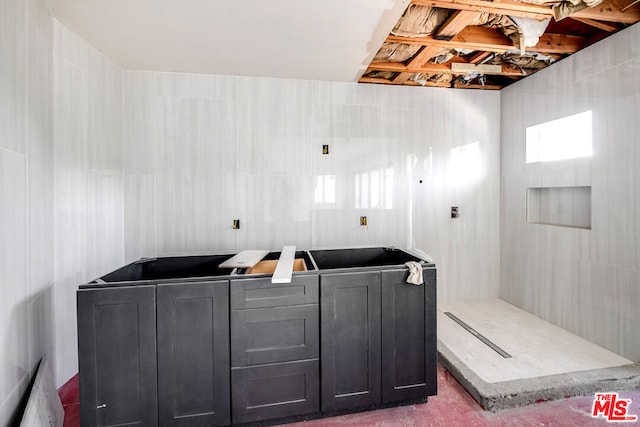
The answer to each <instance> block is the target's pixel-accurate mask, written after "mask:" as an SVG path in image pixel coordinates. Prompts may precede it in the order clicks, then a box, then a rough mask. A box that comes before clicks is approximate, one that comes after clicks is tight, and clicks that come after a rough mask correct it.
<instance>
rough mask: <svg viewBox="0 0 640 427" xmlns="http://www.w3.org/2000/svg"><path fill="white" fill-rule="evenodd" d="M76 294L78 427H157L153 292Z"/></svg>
mask: <svg viewBox="0 0 640 427" xmlns="http://www.w3.org/2000/svg"><path fill="white" fill-rule="evenodd" d="M77 295H78V301H77V303H78V364H79V371H80V421H81V424H82V425H83V426H116V425H117V426H154V425H157V422H158V399H157V396H158V395H157V392H158V390H157V377H156V375H157V369H156V311H155V307H156V304H155V287H154V286H136V287H122V288H101V289H83V290H79V291H78V294H77Z"/></svg>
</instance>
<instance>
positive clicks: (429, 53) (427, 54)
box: [408, 45, 445, 68]
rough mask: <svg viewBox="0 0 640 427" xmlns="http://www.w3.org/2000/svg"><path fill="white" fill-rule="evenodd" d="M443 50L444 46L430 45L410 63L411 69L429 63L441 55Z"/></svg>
mask: <svg viewBox="0 0 640 427" xmlns="http://www.w3.org/2000/svg"><path fill="white" fill-rule="evenodd" d="M443 49H445V48H443V47H442V46H434V45H429V46H425V47H423V48H422V50H421V51H420V52H418V54H417V55H416V56H414V57H413V59H412V60H411V62H409V65H408V66H409V67H410V68H413V67H420V66H422V65H424V64H425V63H427V62H428V61H429V60H430V59H431V58H433V57H434V56H436V55H437V54H439V53H440V52H441V51H442V50H443Z"/></svg>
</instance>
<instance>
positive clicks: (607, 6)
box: [570, 0, 640, 24]
mask: <svg viewBox="0 0 640 427" xmlns="http://www.w3.org/2000/svg"><path fill="white" fill-rule="evenodd" d="M632 1H633V0H604V1H603V2H602V3H600V4H599V5H597V6H594V7H590V8H588V9H582V10H580V11H578V12H576V13H574V14H572V15H571V16H570V17H571V18H574V19H575V18H586V19H593V20H596V21H607V22H618V23H621V24H635V23H636V22H638V21H640V6H638V5H636V6H633V7H630V8H629V9H627V10H625V11H624V12H622V9H624V8H625V7H626V6H628V5H629V4H630V3H631V2H632Z"/></svg>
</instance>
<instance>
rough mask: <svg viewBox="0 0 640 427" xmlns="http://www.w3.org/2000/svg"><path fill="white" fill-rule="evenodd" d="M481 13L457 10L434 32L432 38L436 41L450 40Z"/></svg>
mask: <svg viewBox="0 0 640 427" xmlns="http://www.w3.org/2000/svg"><path fill="white" fill-rule="evenodd" d="M480 13H481V12H474V11H471V10H457V11H455V12H454V13H453V14H452V15H451V16H450V17H449V19H447V20H446V21H445V22H444V23H443V24H442V25H441V26H440V28H438V31H436V33H435V35H434V38H435V39H437V40H451V39H452V38H453V37H454V36H456V35H457V34H458V33H459V32H460V31H462V30H464V29H465V28H466V27H467V26H468V25H469V24H470V23H471V22H473V20H474V19H476V18H477V17H478V16H479V15H480Z"/></svg>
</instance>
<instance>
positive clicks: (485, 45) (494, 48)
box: [387, 27, 514, 53]
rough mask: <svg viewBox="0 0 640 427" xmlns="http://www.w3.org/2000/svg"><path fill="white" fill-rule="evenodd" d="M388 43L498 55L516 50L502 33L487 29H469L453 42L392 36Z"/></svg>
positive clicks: (429, 37) (452, 40) (432, 38)
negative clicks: (477, 51) (476, 51)
mask: <svg viewBox="0 0 640 427" xmlns="http://www.w3.org/2000/svg"><path fill="white" fill-rule="evenodd" d="M387 42H389V43H405V44H414V45H415V44H417V45H422V46H439V47H441V48H447V49H456V48H458V49H471V50H486V51H490V52H498V53H504V52H506V51H507V50H509V49H513V48H514V46H513V43H512V42H511V40H509V39H508V38H507V37H506V36H505V35H504V34H503V33H502V31H500V30H498V29H496V28H486V27H467V28H465V29H464V30H462V31H461V32H460V33H458V35H457V36H455V37H454V38H452V39H451V40H436V39H435V38H434V37H433V36H426V37H402V36H394V35H390V36H388V37H387Z"/></svg>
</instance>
